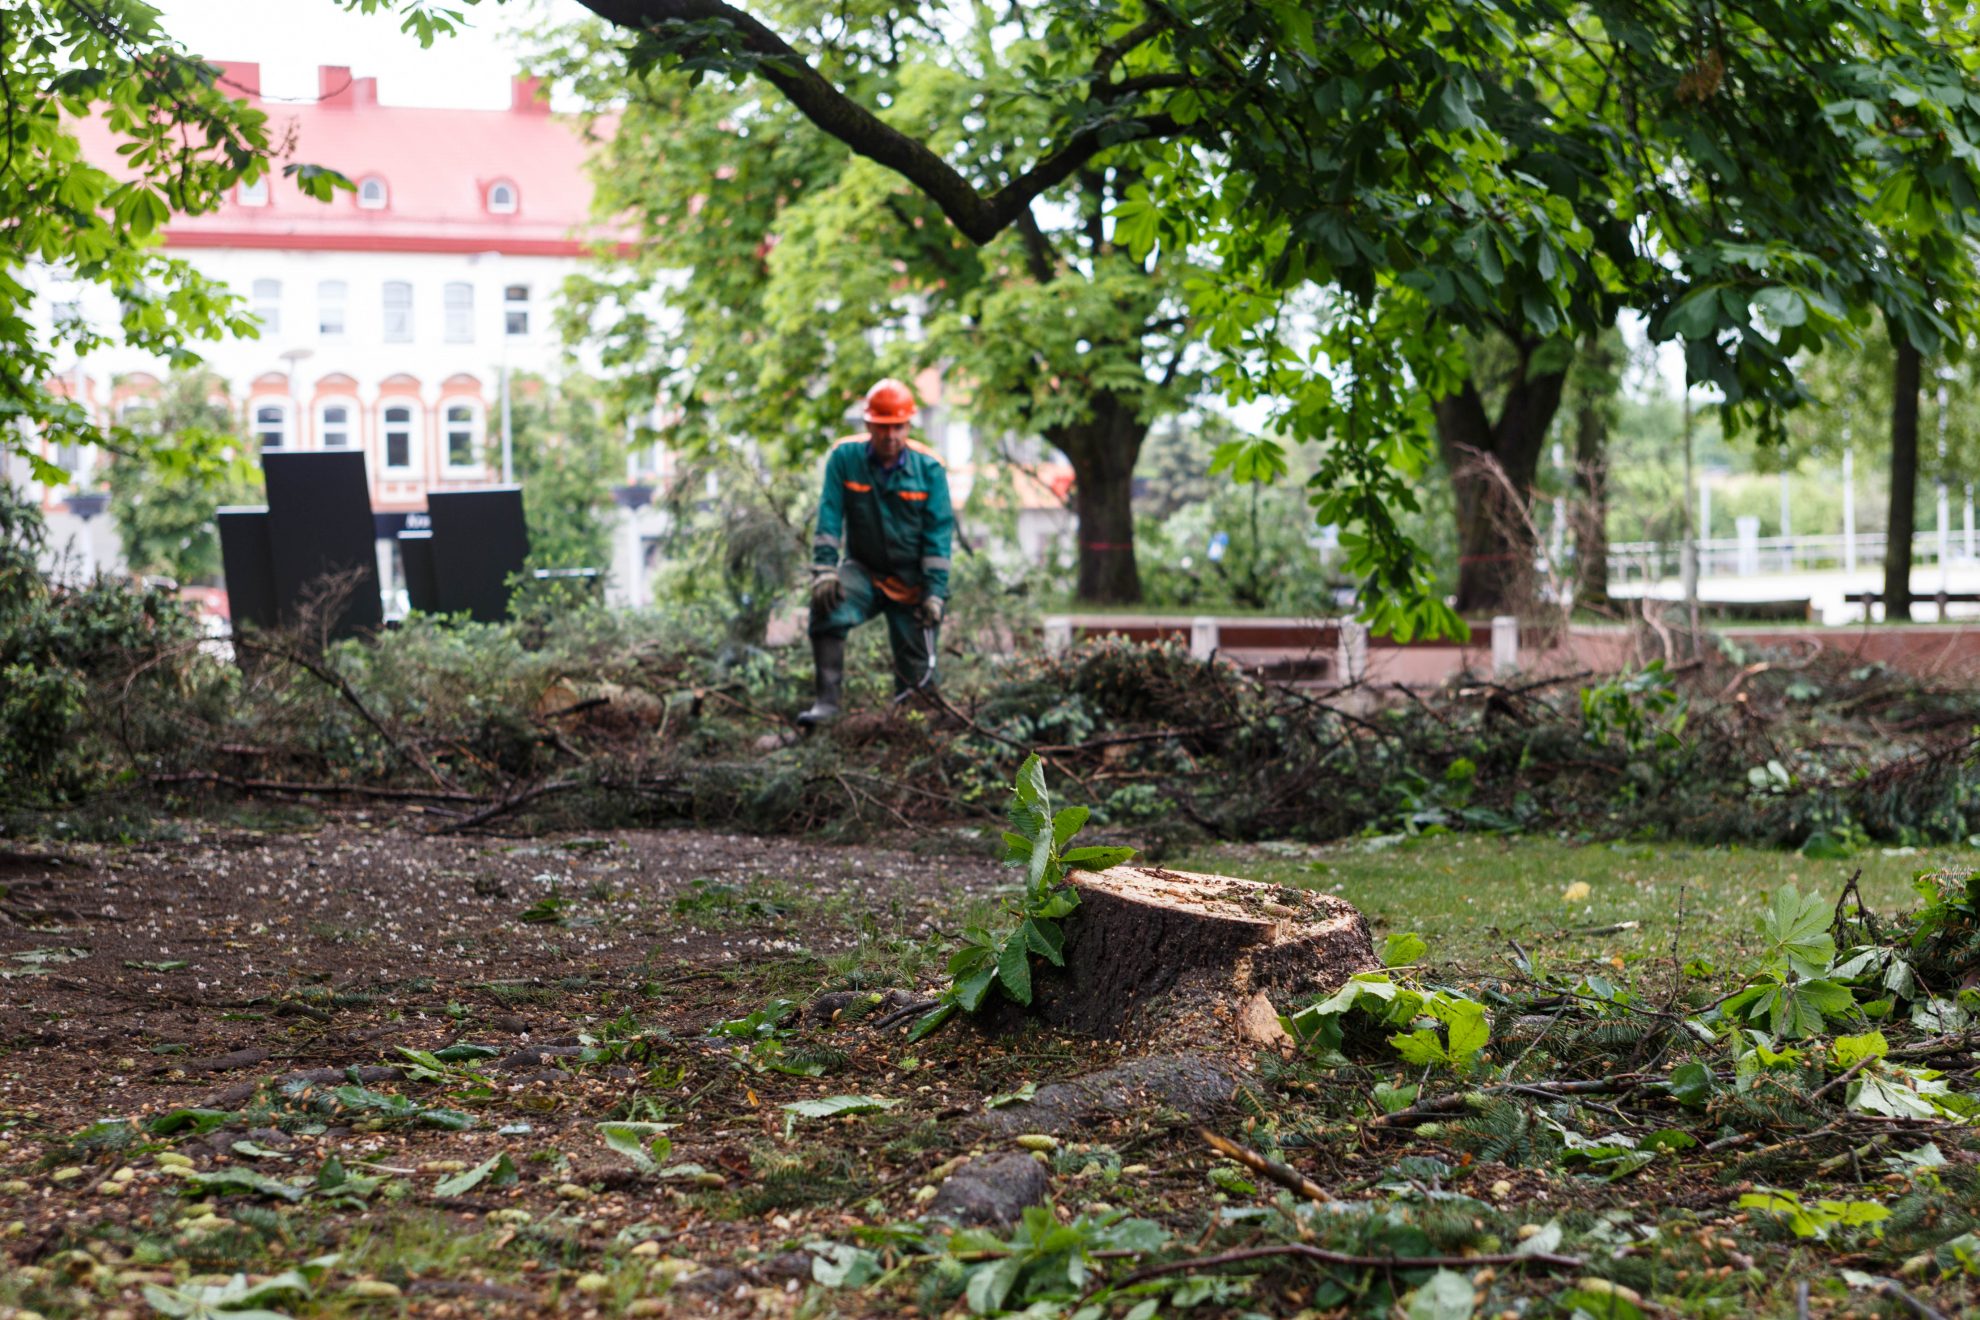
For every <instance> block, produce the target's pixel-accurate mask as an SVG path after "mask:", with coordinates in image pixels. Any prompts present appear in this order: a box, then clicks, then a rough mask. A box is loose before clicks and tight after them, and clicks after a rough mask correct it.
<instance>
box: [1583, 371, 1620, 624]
mask: <svg viewBox="0 0 1980 1320" xmlns="http://www.w3.org/2000/svg"><path fill="white" fill-rule="evenodd" d="M1583 366H1584V367H1585V368H1586V370H1585V371H1583V372H1582V373H1581V376H1580V380H1581V385H1582V389H1581V399H1580V402H1579V404H1578V406H1577V408H1576V412H1575V427H1574V470H1575V486H1576V488H1577V489H1578V490H1580V492H1581V505H1582V507H1581V510H1580V514H1579V516H1578V517H1577V518H1576V526H1575V537H1574V548H1575V565H1576V570H1577V571H1576V581H1575V591H1574V599H1575V604H1577V605H1582V606H1588V607H1592V608H1595V609H1601V608H1604V607H1606V606H1607V605H1608V603H1609V410H1610V407H1611V403H1612V397H1611V392H1612V391H1613V389H1614V385H1615V375H1614V372H1615V356H1614V354H1613V353H1612V352H1611V351H1610V348H1609V345H1608V344H1606V343H1604V342H1603V340H1602V337H1601V336H1600V335H1591V336H1589V339H1588V346H1587V349H1586V351H1585V353H1584V356H1583Z"/></svg>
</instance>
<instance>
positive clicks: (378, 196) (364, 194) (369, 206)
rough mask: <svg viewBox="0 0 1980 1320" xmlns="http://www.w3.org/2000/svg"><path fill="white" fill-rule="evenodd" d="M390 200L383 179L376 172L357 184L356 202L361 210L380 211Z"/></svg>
mask: <svg viewBox="0 0 1980 1320" xmlns="http://www.w3.org/2000/svg"><path fill="white" fill-rule="evenodd" d="M390 200H391V194H390V193H389V192H387V191H386V188H385V180H383V179H381V178H379V177H378V176H377V175H376V174H374V175H372V176H371V177H370V178H368V179H365V180H364V181H363V182H362V183H360V184H358V191H357V204H358V206H359V208H361V209H362V210H366V211H382V210H384V209H385V203H386V202H388V201H390Z"/></svg>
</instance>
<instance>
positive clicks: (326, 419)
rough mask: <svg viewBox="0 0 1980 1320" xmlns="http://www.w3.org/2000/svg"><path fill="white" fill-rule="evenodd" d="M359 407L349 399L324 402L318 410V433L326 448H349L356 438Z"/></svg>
mask: <svg viewBox="0 0 1980 1320" xmlns="http://www.w3.org/2000/svg"><path fill="white" fill-rule="evenodd" d="M356 422H357V409H356V407H354V406H353V405H352V404H351V402H350V400H348V399H337V400H334V401H332V402H330V403H326V404H324V405H323V406H322V407H321V408H319V409H317V412H316V434H317V436H318V437H319V439H320V441H321V443H322V445H323V447H324V448H325V449H349V448H350V447H351V445H352V444H353V443H354V442H355V439H356V433H357V428H356Z"/></svg>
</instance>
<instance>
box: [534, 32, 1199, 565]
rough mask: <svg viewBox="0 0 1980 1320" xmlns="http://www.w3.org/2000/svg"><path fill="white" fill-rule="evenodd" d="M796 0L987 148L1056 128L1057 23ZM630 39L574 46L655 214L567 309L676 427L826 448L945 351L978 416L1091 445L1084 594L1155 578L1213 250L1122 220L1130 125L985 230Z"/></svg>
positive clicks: (870, 96) (950, 372)
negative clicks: (1153, 559)
mask: <svg viewBox="0 0 1980 1320" xmlns="http://www.w3.org/2000/svg"><path fill="white" fill-rule="evenodd" d="M784 14H785V17H786V21H787V22H788V23H790V24H792V25H797V26H801V27H802V29H803V30H804V31H805V32H806V33H808V34H809V35H810V38H811V40H810V43H809V44H812V45H814V46H816V47H818V48H819V49H820V51H821V54H820V56H819V67H820V68H821V69H824V70H826V71H829V72H830V73H831V75H832V77H833V80H834V82H835V84H837V85H840V86H844V87H846V88H849V89H852V90H853V91H855V92H856V93H857V94H858V95H859V96H861V97H862V98H864V99H867V100H870V101H872V102H873V103H875V104H877V105H880V106H882V107H883V110H882V115H883V117H884V118H885V120H886V121H887V122H888V123H890V124H896V125H900V126H902V127H904V128H905V129H908V130H911V131H912V132H914V133H915V134H917V135H918V138H919V140H923V141H926V142H928V143H930V144H932V145H933V146H934V147H936V148H939V149H940V150H941V151H942V152H943V153H944V154H945V155H946V156H948V157H952V158H954V159H957V160H959V161H962V162H965V163H966V164H967V165H968V166H969V168H971V169H972V170H973V171H976V172H994V171H995V170H996V169H998V168H1000V166H999V165H998V162H999V161H1002V160H1006V159H1010V158H1013V157H1015V156H1018V155H1022V154H1023V153H1024V152H1026V151H1028V150H1029V149H1030V147H1031V144H1033V143H1035V142H1037V141H1039V140H1041V139H1042V138H1043V137H1045V136H1047V135H1048V134H1049V133H1050V131H1051V124H1050V122H1049V120H1047V119H1045V118H1043V117H1042V116H1041V114H1040V113H1039V111H1040V110H1041V108H1042V107H1041V103H1039V102H1037V101H1036V100H1035V99H1033V98H1030V97H1029V96H1028V95H1027V93H1026V90H1025V84H1024V81H1023V79H1022V78H1021V77H1020V76H1019V74H1018V73H1017V72H1016V70H1019V69H1021V68H1023V67H1025V65H1026V64H1027V63H1028V62H1030V61H1032V60H1036V59H1042V58H1044V57H1045V50H1044V48H1043V46H1042V45H1040V44H1039V43H1037V42H1028V41H1027V40H1026V39H1025V38H1024V37H1023V36H1022V35H1021V34H1018V33H1016V32H1013V31H1008V30H1002V26H1001V25H1000V24H998V23H996V22H995V21H994V20H991V19H989V18H987V17H986V16H984V15H982V14H980V13H977V14H964V15H961V16H960V17H959V18H958V20H957V21H956V22H955V23H953V24H951V25H949V26H947V27H945V28H942V29H936V28H934V27H930V26H925V25H923V24H920V23H912V22H901V23H898V24H895V25H892V26H876V27H875V28H874V29H873V30H871V31H857V30H855V31H845V30H843V24H844V21H845V14H844V12H843V10H842V8H841V7H840V6H839V5H837V4H823V3H821V4H814V5H797V4H791V5H787V6H785V9H784ZM611 44H612V38H611V34H610V33H609V32H608V31H606V30H605V29H604V28H603V26H602V25H595V24H594V25H591V26H589V27H583V28H580V29H578V30H574V31H571V32H566V33H564V34H562V35H561V43H560V45H559V47H558V49H557V51H556V54H555V55H554V56H553V59H552V69H551V71H553V72H557V73H559V74H560V75H562V76H566V77H569V78H571V79H573V80H574V81H575V82H576V84H577V86H578V87H579V88H580V90H581V91H582V92H584V93H585V94H586V96H587V97H588V98H589V99H590V100H591V101H592V103H593V105H594V106H595V108H596V111H597V112H598V113H599V114H600V115H610V116H611V117H612V120H613V123H612V129H611V132H610V134H609V137H608V138H607V140H606V141H604V143H603V144H602V145H601V150H600V155H599V158H598V160H597V162H596V164H595V173H596V175H597V179H598V189H599V191H598V199H597V202H598V206H599V209H600V211H601V212H602V213H603V214H604V215H606V216H612V217H621V218H624V219H628V220H630V222H631V224H632V226H633V229H634V233H633V235H632V238H633V241H632V242H631V243H630V244H629V245H628V246H629V247H630V249H631V253H632V255H631V256H630V257H629V258H628V259H627V260H626V261H625V262H622V263H620V264H618V265H617V266H614V267H610V268H608V269H607V271H606V272H604V273H603V274H602V275H601V276H599V277H597V278H580V279H578V280H575V281H573V285H572V291H574V292H575V293H576V294H577V295H578V296H577V297H575V298H572V299H570V300H569V302H568V304H567V313H568V315H569V317H570V322H571V324H570V326H569V328H570V329H571V331H572V332H573V333H574V334H576V335H578V336H581V337H588V338H592V339H594V340H596V339H601V338H602V340H603V343H604V345H605V349H606V360H607V362H608V363H609V364H610V365H611V366H612V367H613V368H614V369H616V370H617V371H619V372H620V373H621V380H622V383H623V384H624V385H625V386H626V387H627V388H628V391H629V395H630V397H631V398H632V399H633V400H634V401H637V402H642V403H643V402H650V401H651V400H653V399H654V398H656V397H657V398H659V399H660V400H661V402H662V404H663V407H665V408H666V410H667V411H668V413H669V414H670V415H671V416H677V417H678V418H679V421H678V422H677V423H676V424H674V425H672V426H670V428H669V430H668V434H667V438H668V441H669V443H670V444H673V445H675V446H677V447H693V446H696V445H706V444H710V443H716V442H722V441H726V440H728V439H731V438H734V437H748V438H751V439H753V440H757V441H759V442H760V443H762V444H763V445H764V446H765V448H766V449H768V450H769V451H770V452H771V453H772V454H773V455H774V456H777V457H781V458H783V459H786V460H808V459H809V458H811V457H813V456H815V455H816V454H817V453H819V452H821V451H822V449H823V447H824V446H825V445H826V444H827V443H828V442H829V440H830V438H831V437H832V436H833V435H836V434H838V433H840V432H842V431H843V430H844V428H845V413H846V410H847V406H848V404H849V403H851V402H852V401H854V400H856V399H857V398H858V397H859V395H860V394H861V393H863V392H864V391H865V389H866V388H867V387H868V386H869V385H871V384H872V382H873V380H874V379H875V378H876V377H877V376H879V375H880V374H882V373H883V372H884V373H888V374H894V375H900V376H908V377H912V376H913V375H914V374H915V373H916V372H917V371H918V370H919V369H920V368H923V367H939V368H940V369H941V370H942V372H943V373H944V378H945V387H946V389H947V391H948V394H949V397H950V400H951V402H953V403H956V404H958V405H959V406H958V407H957V412H958V414H959V415H960V416H962V417H966V418H967V419H968V421H969V422H970V423H971V424H973V425H974V426H975V427H976V428H977V429H978V431H979V432H980V433H984V434H986V435H987V436H992V437H994V436H998V435H1004V434H1012V435H1023V436H1028V435H1033V434H1036V435H1040V436H1043V437H1044V438H1045V439H1046V440H1047V441H1049V442H1050V443H1051V444H1052V445H1053V446H1055V447H1056V448H1058V449H1059V450H1061V451H1062V452H1064V453H1065V455H1066V456H1067V458H1068V459H1069V460H1070V461H1071V463H1072V465H1073V467H1074V470H1075V472H1076V474H1077V481H1076V484H1075V488H1074V497H1075V498H1074V502H1075V507H1076V510H1077V512H1078V515H1079V524H1080V528H1079V535H1078V538H1077V540H1078V548H1079V563H1080V571H1079V578H1078V593H1079V595H1080V596H1081V598H1083V599H1087V600H1097V601H1109V602H1115V601H1130V600H1134V599H1137V598H1138V597H1139V581H1138V575H1137V572H1136V563H1135V557H1134V530H1133V520H1132V512H1131V507H1130V499H1129V496H1130V490H1131V484H1130V483H1131V479H1132V475H1133V471H1134V466H1135V459H1136V456H1137V454H1138V453H1139V450H1140V447H1141V442H1142V440H1143V438H1144V437H1145V435H1146V433H1147V430H1148V427H1149V424H1150V423H1151V422H1152V421H1153V420H1155V419H1156V418H1157V417H1158V416H1160V415H1162V414H1163V413H1165V412H1168V411H1170V410H1172V409H1173V408H1175V407H1176V406H1177V405H1178V404H1179V403H1180V402H1181V401H1182V399H1183V398H1184V396H1185V395H1186V393H1187V391H1188V390H1189V389H1190V388H1192V387H1193V385H1194V383H1195V380H1196V377H1195V375H1194V374H1193V373H1192V372H1191V371H1189V370H1188V369H1187V363H1186V358H1187V356H1188V354H1189V350H1190V346H1191V342H1192V338H1191V330H1190V322H1189V318H1188V317H1187V316H1186V315H1185V314H1184V310H1185V308H1184V301H1183V293H1182V283H1181V281H1182V279H1183V278H1185V277H1187V276H1188V275H1189V274H1190V273H1191V271H1192V270H1193V269H1198V268H1195V267H1192V266H1191V264H1190V263H1189V262H1188V261H1187V260H1186V259H1184V258H1183V257H1182V256H1181V255H1177V254H1163V253H1146V254H1143V255H1141V256H1139V257H1136V256H1133V255H1131V254H1129V253H1127V252H1126V251H1124V250H1122V248H1121V247H1120V246H1119V245H1118V244H1116V243H1115V242H1114V240H1113V235H1112V230H1111V226H1110V225H1109V224H1108V222H1107V219H1106V216H1107V213H1108V212H1109V211H1110V210H1111V209H1112V208H1114V207H1116V206H1118V205H1119V204H1120V203H1121V202H1122V201H1123V200H1124V198H1125V196H1126V194H1127V192H1128V190H1129V189H1131V188H1133V187H1135V186H1137V184H1138V181H1139V180H1140V178H1141V173H1140V169H1139V166H1138V163H1137V161H1136V158H1135V151H1134V148H1133V147H1132V146H1127V147H1121V148H1116V149H1114V150H1111V151H1109V152H1107V153H1105V154H1104V155H1101V156H1096V157H1094V158H1092V159H1091V160H1089V161H1087V162H1086V163H1085V165H1084V166H1083V167H1082V168H1081V169H1080V170H1078V171H1077V172H1075V173H1074V174H1072V175H1070V176H1069V177H1068V178H1066V179H1065V180H1063V181H1062V182H1061V183H1059V184H1058V185H1057V186H1055V187H1053V188H1052V189H1050V190H1048V191H1047V192H1046V193H1045V194H1044V195H1043V198H1042V199H1041V202H1040V205H1039V206H1038V208H1037V210H1036V212H1035V213H1027V214H1026V215H1025V216H1024V217H1022V219H1021V221H1020V223H1018V224H1016V225H1014V226H1013V227H1012V228H1011V229H1009V230H1007V231H1004V232H1003V233H1001V234H999V235H997V236H996V237H994V238H993V239H992V240H991V241H990V243H989V244H987V245H986V246H984V247H982V248H978V247H976V246H975V245H973V244H971V243H970V242H969V241H968V240H967V239H965V238H964V237H963V236H962V235H960V234H958V233H957V232H956V231H955V230H954V229H953V228H952V227H951V226H950V225H949V224H947V223H946V222H945V221H944V219H943V216H942V213H941V211H940V210H939V209H938V208H937V207H936V205H935V204H934V203H933V202H932V201H931V200H930V199H929V198H927V197H926V196H924V195H923V194H921V193H920V192H918V191H917V190H916V189H915V188H914V186H913V185H911V184H909V183H908V182H906V181H905V180H903V179H902V178H901V177H900V176H899V175H898V174H896V173H894V172H892V171H889V170H886V169H883V168H881V167H880V166H878V165H876V164H875V163H873V162H872V161H870V160H865V159H861V158H859V157H857V156H854V155H853V154H852V153H850V152H848V151H847V150H846V147H845V146H844V145H843V144H842V143H840V142H838V141H835V140H834V139H832V138H831V137H829V136H827V135H825V134H823V133H820V132H819V131H818V130H817V129H816V128H815V127H814V126H813V125H811V124H809V123H806V122H805V121H804V119H803V117H802V116H801V115H799V114H798V113H797V111H796V110H795V109H794V108H793V107H792V105H791V104H790V102H788V101H787V100H786V99H785V98H783V97H782V96H779V95H777V94H776V93H775V92H774V90H772V89H769V88H766V87H764V86H762V85H761V84H759V83H755V82H744V83H743V84H741V85H740V86H737V87H734V88H728V89H717V88H701V89H697V88H695V87H694V86H692V85H691V84H692V82H693V79H692V77H691V75H690V74H687V73H683V72H680V71H672V72H663V71H655V70H647V71H645V72H639V73H632V74H630V75H629V74H628V71H627V70H626V68H625V66H624V64H623V62H622V61H621V60H620V59H618V58H617V54H618V53H617V52H616V51H615V50H612V49H610V47H611ZM601 46H603V47H605V49H601Z"/></svg>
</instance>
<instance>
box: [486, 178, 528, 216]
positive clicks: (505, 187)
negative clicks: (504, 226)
mask: <svg viewBox="0 0 1980 1320" xmlns="http://www.w3.org/2000/svg"><path fill="white" fill-rule="evenodd" d="M521 203H522V197H521V194H519V193H518V192H517V191H516V185H515V184H513V183H510V182H509V181H508V180H507V179H503V180H501V181H500V182H498V183H491V184H489V185H488V213H489V214H490V215H514V214H515V213H516V208H517V207H518V206H520V205H521Z"/></svg>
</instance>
